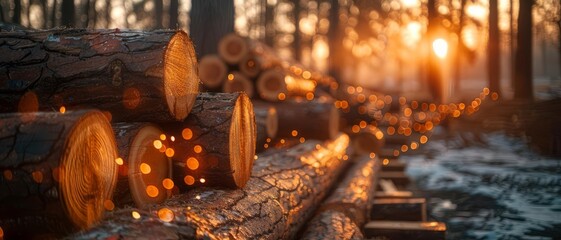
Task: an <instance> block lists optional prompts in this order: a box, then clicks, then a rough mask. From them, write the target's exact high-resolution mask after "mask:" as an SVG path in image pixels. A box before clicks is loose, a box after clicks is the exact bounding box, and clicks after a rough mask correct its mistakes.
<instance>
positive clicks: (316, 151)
mask: <svg viewBox="0 0 561 240" xmlns="http://www.w3.org/2000/svg"><path fill="white" fill-rule="evenodd" d="M348 142H349V138H348V136H346V135H340V136H339V137H338V138H337V139H336V140H333V141H329V142H326V143H324V144H322V143H321V142H318V141H313V140H310V141H306V142H305V143H303V144H300V145H297V146H295V147H293V148H290V149H288V150H278V151H276V152H275V151H271V152H265V153H263V154H261V155H260V157H259V159H258V160H257V161H256V163H255V166H254V169H253V175H252V177H251V179H250V181H249V182H248V184H247V186H246V187H245V188H243V189H237V190H220V189H209V188H199V189H195V190H193V191H190V192H188V193H186V194H184V195H179V196H176V197H173V198H172V199H170V200H168V201H167V202H165V203H164V204H163V206H162V207H163V209H160V210H159V211H158V210H156V209H153V210H150V211H146V212H141V211H139V212H140V213H141V215H142V216H141V218H140V219H139V220H134V219H133V218H132V217H131V210H121V211H117V212H115V213H114V214H112V215H111V216H109V217H108V219H107V220H106V221H104V222H103V223H102V224H100V225H98V226H97V227H95V228H94V229H92V230H90V231H86V232H82V233H80V234H78V235H74V236H73V237H72V238H76V239H92V238H97V239H105V238H109V237H116V238H138V237H146V238H150V237H158V238H166V239H178V238H183V239H186V238H210V239H219V238H231V239H292V238H294V237H295V235H296V233H297V231H298V229H299V227H301V226H302V225H303V224H304V223H305V222H306V220H307V219H308V218H309V217H311V215H312V214H313V212H314V210H315V206H317V205H318V204H319V203H320V201H321V200H322V199H323V197H324V196H325V194H326V193H327V190H328V189H329V188H330V186H331V185H332V184H333V183H334V181H335V179H336V178H337V175H338V174H339V172H340V170H341V169H343V165H344V163H345V162H344V161H342V160H340V158H341V157H342V156H343V155H344V154H345V150H346V148H347V145H348ZM316 145H319V146H316ZM168 210H169V211H168ZM158 212H159V213H160V214H159V216H160V217H161V218H163V219H166V220H168V219H169V220H171V222H170V223H164V222H162V221H161V220H158Z"/></svg>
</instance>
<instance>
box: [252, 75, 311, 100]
mask: <svg viewBox="0 0 561 240" xmlns="http://www.w3.org/2000/svg"><path fill="white" fill-rule="evenodd" d="M256 88H257V92H258V93H259V96H260V97H261V98H263V99H265V100H267V101H272V102H277V101H283V100H285V99H286V98H287V97H295V96H300V97H306V98H308V99H310V96H311V99H313V93H314V91H315V89H316V83H315V82H314V81H313V80H310V79H305V78H302V77H299V76H296V75H293V74H291V73H288V72H286V71H283V70H281V69H270V70H267V71H265V72H263V74H261V75H260V76H259V78H258V79H257V85H256ZM310 94H311V95H310Z"/></svg>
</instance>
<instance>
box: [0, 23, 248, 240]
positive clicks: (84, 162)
mask: <svg viewBox="0 0 561 240" xmlns="http://www.w3.org/2000/svg"><path fill="white" fill-rule="evenodd" d="M0 38H1V39H2V40H1V41H0V53H1V54H2V55H3V56H5V57H3V58H2V60H0V62H1V64H0V84H1V85H0V104H1V107H0V112H2V114H0V139H1V140H0V154H3V155H4V157H3V158H2V159H1V160H0V171H1V172H2V174H1V175H0V189H1V191H0V212H2V213H1V214H0V230H1V231H2V235H1V236H0V238H1V237H3V236H6V237H7V238H12V237H14V238H20V237H61V236H64V234H66V233H68V232H71V231H75V230H80V229H88V228H91V227H92V226H94V225H95V224H97V223H98V222H99V221H100V220H101V219H102V218H103V217H104V215H107V211H113V210H115V208H121V207H124V206H134V207H138V208H140V209H147V208H150V207H151V206H154V205H156V204H159V203H161V202H163V201H164V200H166V199H167V198H169V197H170V196H171V195H172V194H174V193H178V192H179V190H181V189H184V188H183V187H184V186H185V185H190V184H189V183H191V185H198V184H193V183H194V182H195V181H196V182H197V183H200V185H203V186H219V187H231V188H238V187H243V186H244V185H245V184H246V183H247V181H248V180H249V176H250V175H251V169H252V166H253V160H254V157H255V138H256V136H255V135H256V130H255V129H256V127H255V120H254V113H253V107H252V103H251V101H250V100H249V98H248V97H247V95H245V94H243V93H232V94H213V93H212V94H211V93H204V94H201V95H198V88H199V85H198V84H199V74H198V66H197V60H196V58H195V52H194V50H193V45H192V43H191V41H190V39H189V37H188V36H187V34H186V33H185V32H183V31H174V30H157V31H152V32H145V31H128V30H127V31H121V30H119V29H115V30H83V29H55V30H41V31H10V32H0ZM197 95H198V96H197ZM80 109H83V110H80ZM94 109H99V110H94ZM110 122H112V123H110ZM193 159H194V160H195V161H196V163H195V161H193ZM194 164H196V165H197V167H193V166H194ZM174 170H175V171H174ZM175 179H180V182H178V181H174V180H175ZM26 229H34V231H26ZM43 233H46V234H47V235H38V234H43Z"/></svg>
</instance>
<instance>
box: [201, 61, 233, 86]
mask: <svg viewBox="0 0 561 240" xmlns="http://www.w3.org/2000/svg"><path fill="white" fill-rule="evenodd" d="M227 74H228V67H227V66H226V64H225V63H224V61H222V59H220V57H218V56H217V55H206V56H204V57H203V58H202V59H201V62H200V64H199V77H200V78H201V82H202V83H203V86H205V88H207V89H210V90H213V89H216V88H218V87H220V86H221V85H222V83H223V82H224V80H225V79H226V75H227Z"/></svg>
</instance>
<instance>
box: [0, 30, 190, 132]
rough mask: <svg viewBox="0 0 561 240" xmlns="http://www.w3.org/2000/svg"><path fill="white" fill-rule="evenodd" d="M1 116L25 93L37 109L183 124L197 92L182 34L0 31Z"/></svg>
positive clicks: (121, 119) (12, 108) (16, 104)
mask: <svg viewBox="0 0 561 240" xmlns="http://www.w3.org/2000/svg"><path fill="white" fill-rule="evenodd" d="M0 38H1V39H2V40H1V41H0V55H2V56H3V57H2V59H1V60H0V83H1V84H0V106H1V107H0V111H1V112H15V111H17V110H18V109H17V106H18V102H20V101H21V100H22V99H21V98H22V96H23V95H24V94H26V93H27V92H33V93H34V94H36V95H37V97H38V99H39V101H38V103H39V105H38V107H37V108H38V109H40V110H52V109H59V108H60V107H61V106H65V107H66V108H71V109H72V108H74V109H75V108H89V107H94V108H99V109H102V110H108V111H110V112H111V114H112V115H113V116H112V117H113V120H115V121H124V120H128V121H169V120H176V121H177V120H183V119H184V118H185V117H187V115H188V113H189V111H190V110H191V108H192V106H193V103H194V100H195V95H196V94H197V92H198V76H197V60H196V58H195V52H194V50H193V45H192V43H191V41H190V39H189V36H187V34H186V33H185V32H183V31H172V30H162V31H153V32H143V31H121V30H119V29H115V30H84V29H58V30H47V31H16V32H2V33H0Z"/></svg>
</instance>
